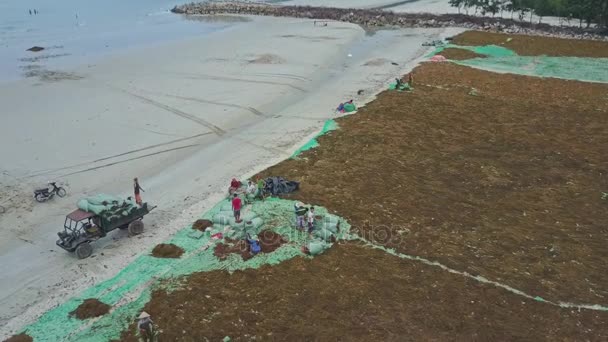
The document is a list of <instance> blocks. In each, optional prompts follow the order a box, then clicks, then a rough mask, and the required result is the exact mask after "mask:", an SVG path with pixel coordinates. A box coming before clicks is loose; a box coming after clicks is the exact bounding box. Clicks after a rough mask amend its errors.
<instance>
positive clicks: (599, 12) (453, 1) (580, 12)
mask: <svg viewBox="0 0 608 342" xmlns="http://www.w3.org/2000/svg"><path fill="white" fill-rule="evenodd" d="M449 2H450V5H451V6H453V7H456V8H458V13H461V10H464V11H465V13H466V14H475V15H477V14H481V15H484V16H485V15H490V14H491V15H492V16H495V15H496V14H500V15H501V16H502V15H503V13H504V12H505V11H506V12H510V13H511V19H515V16H517V18H518V19H519V20H520V21H523V20H528V16H529V20H530V21H532V16H533V15H536V16H538V18H539V23H541V22H542V18H543V17H546V16H552V17H559V18H562V19H564V20H566V21H570V20H577V21H578V23H579V26H580V27H583V25H585V27H587V28H589V27H590V26H591V25H592V24H596V25H597V26H598V27H600V28H607V27H608V0H450V1H449Z"/></svg>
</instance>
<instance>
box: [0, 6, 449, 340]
mask: <svg viewBox="0 0 608 342" xmlns="http://www.w3.org/2000/svg"><path fill="white" fill-rule="evenodd" d="M456 32H457V31H452V30H448V31H444V30H440V29H426V30H423V29H417V30H394V31H380V32H377V33H376V34H374V35H368V34H366V33H365V31H364V30H363V29H361V28H360V27H358V26H355V25H351V24H347V23H334V22H331V23H329V24H328V25H327V26H325V27H320V26H315V25H313V21H312V20H299V19H297V20H296V19H277V18H250V20H249V21H247V22H244V23H239V24H237V25H234V26H230V27H228V28H226V29H224V30H221V31H218V32H214V33H212V34H209V35H206V36H203V37H200V38H195V39H188V40H184V41H179V42H172V43H163V44H161V45H158V46H153V47H147V48H143V49H133V50H130V51H127V52H123V53H120V54H116V55H113V56H112V57H108V58H104V59H103V60H101V61H99V62H95V63H94V64H90V65H83V66H80V67H77V68H73V69H69V70H61V71H55V70H53V71H46V72H43V73H41V74H40V76H39V77H32V78H28V79H25V80H20V81H15V82H10V83H5V84H2V85H0V99H1V101H2V103H3V105H4V110H3V114H2V115H3V116H2V120H3V124H2V125H1V126H0V145H1V146H4V147H5V148H3V149H2V150H1V151H0V153H1V155H0V158H1V160H2V170H1V171H2V175H1V176H0V177H1V178H0V184H1V189H0V201H1V202H2V203H0V204H2V205H3V206H4V207H6V208H7V212H6V213H5V214H3V215H1V216H0V226H1V227H2V228H1V230H0V251H1V252H0V264H1V265H2V266H1V269H0V274H1V278H0V293H1V294H2V296H1V298H0V305H1V307H2V311H1V313H0V325H1V326H2V328H1V330H0V332H1V334H0V335H2V336H3V337H4V336H8V335H10V334H12V333H14V332H15V331H17V330H18V329H20V328H21V327H22V326H23V325H25V324H27V323H30V322H32V321H33V320H35V319H36V318H37V317H38V316H39V315H40V314H41V313H42V312H44V311H46V310H48V309H49V308H52V307H54V306H55V305H57V304H58V303H60V302H62V301H64V300H65V299H66V298H67V297H69V296H71V295H73V294H75V293H77V292H79V291H81V290H82V289H84V288H86V287H88V286H91V285H93V284H95V283H98V282H100V281H102V280H104V279H107V278H108V277H110V276H112V275H114V274H116V272H118V271H119V270H120V269H121V268H122V267H124V266H125V265H126V264H128V263H129V262H130V261H131V260H132V259H133V258H134V257H135V256H137V255H139V254H141V253H143V252H145V251H147V250H149V249H150V248H151V247H152V246H154V244H156V243H158V242H160V241H163V240H164V239H166V238H167V237H168V236H170V235H171V234H172V233H173V232H175V231H177V230H178V229H180V228H182V227H183V226H185V225H187V224H188V223H190V222H191V221H192V218H194V217H196V216H197V215H199V214H200V213H201V212H204V211H205V210H206V209H207V208H209V207H210V206H212V205H213V204H215V203H216V202H217V201H218V200H219V199H221V198H222V197H223V196H224V194H225V190H226V186H227V184H228V182H229V180H230V179H231V178H232V177H247V176H249V175H253V174H255V173H256V172H258V171H260V170H262V169H264V168H265V167H267V166H269V165H272V164H274V163H276V162H278V161H280V160H283V159H285V158H288V157H289V156H290V155H291V154H292V153H293V151H294V150H295V149H296V148H297V147H299V145H300V144H301V142H302V141H304V140H307V139H308V138H310V137H311V136H312V135H314V134H315V133H316V132H317V131H318V130H319V129H320V128H321V126H322V125H323V122H324V121H325V120H326V119H328V118H334V117H336V116H337V114H336V113H335V112H334V108H335V107H336V106H337V105H338V103H340V102H341V101H344V100H347V99H354V100H355V102H356V103H358V104H362V103H365V102H366V101H368V100H370V99H372V98H373V96H374V94H376V93H377V92H378V91H379V90H381V89H384V88H385V86H386V85H387V82H388V81H389V80H391V79H392V78H394V77H397V76H398V75H401V74H403V73H405V72H407V71H408V70H409V69H411V68H412V67H413V66H414V65H415V64H416V63H417V60H418V59H419V58H421V57H422V56H423V55H424V54H425V53H426V52H427V48H425V47H422V46H421V45H422V43H423V42H425V41H428V40H433V39H437V38H438V37H440V36H441V35H452V34H454V33H456ZM349 56H351V57H349ZM358 93H360V95H358ZM136 176H137V177H139V178H140V180H141V185H142V187H143V188H144V189H145V193H143V196H144V200H145V201H149V202H150V203H151V204H154V205H158V209H156V210H155V211H153V212H152V213H151V214H150V215H149V216H147V217H146V219H145V223H146V232H145V233H144V234H143V235H141V236H138V237H132V238H129V237H127V234H126V232H121V231H116V232H113V233H112V234H110V236H108V237H106V238H105V239H102V240H100V241H98V242H96V243H95V245H94V248H95V251H94V256H95V257H92V258H89V259H85V260H78V259H76V258H75V257H74V256H73V255H70V254H69V253H67V252H65V251H63V250H61V249H60V248H58V247H57V246H55V240H56V233H57V232H58V231H59V230H61V229H62V226H63V222H64V218H65V215H66V214H67V213H69V212H70V211H71V210H73V209H74V208H75V203H76V201H77V200H78V199H79V198H81V197H83V196H86V195H92V194H96V193H99V192H104V193H111V194H118V195H123V196H127V195H130V194H131V182H132V178H133V177H136ZM51 180H53V181H58V182H60V183H62V184H64V186H65V187H66V188H67V190H68V196H67V197H66V198H54V199H52V200H51V201H49V202H47V203H36V202H35V201H34V200H33V198H32V191H33V189H34V188H35V187H37V186H39V185H43V184H44V183H45V182H46V181H51Z"/></svg>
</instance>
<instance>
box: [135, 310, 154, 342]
mask: <svg viewBox="0 0 608 342" xmlns="http://www.w3.org/2000/svg"><path fill="white" fill-rule="evenodd" d="M137 319H138V321H137V329H138V330H139V334H140V335H141V338H142V339H143V340H144V342H152V341H153V340H154V322H153V321H152V318H151V317H150V314H148V313H147V312H145V311H143V312H142V313H141V314H140V315H139V317H137Z"/></svg>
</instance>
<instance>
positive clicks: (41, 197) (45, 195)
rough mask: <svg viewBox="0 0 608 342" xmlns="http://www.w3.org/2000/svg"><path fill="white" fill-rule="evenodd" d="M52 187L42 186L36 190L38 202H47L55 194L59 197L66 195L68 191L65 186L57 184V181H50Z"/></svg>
mask: <svg viewBox="0 0 608 342" xmlns="http://www.w3.org/2000/svg"><path fill="white" fill-rule="evenodd" d="M49 185H50V188H49V187H46V188H41V189H36V190H34V198H35V199H36V202H40V203H42V202H46V201H48V200H50V199H51V198H53V196H55V195H57V196H59V197H64V196H65V195H66V194H67V192H66V191H65V189H64V188H62V187H60V186H57V184H56V183H55V182H49Z"/></svg>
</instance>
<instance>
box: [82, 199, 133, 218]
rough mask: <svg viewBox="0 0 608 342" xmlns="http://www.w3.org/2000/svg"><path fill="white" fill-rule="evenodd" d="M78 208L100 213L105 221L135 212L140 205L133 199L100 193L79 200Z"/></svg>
mask: <svg viewBox="0 0 608 342" xmlns="http://www.w3.org/2000/svg"><path fill="white" fill-rule="evenodd" d="M78 208H79V209H81V210H84V211H86V212H89V213H94V214H96V215H99V216H100V217H101V218H102V220H104V221H108V222H112V221H116V220H118V219H121V218H123V217H126V216H129V215H131V214H133V213H134V212H135V211H137V209H138V208H139V206H138V205H137V203H135V201H133V200H131V199H126V200H125V199H122V198H120V197H116V196H112V195H106V194H98V195H95V196H91V197H87V198H83V199H81V200H80V201H78Z"/></svg>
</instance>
